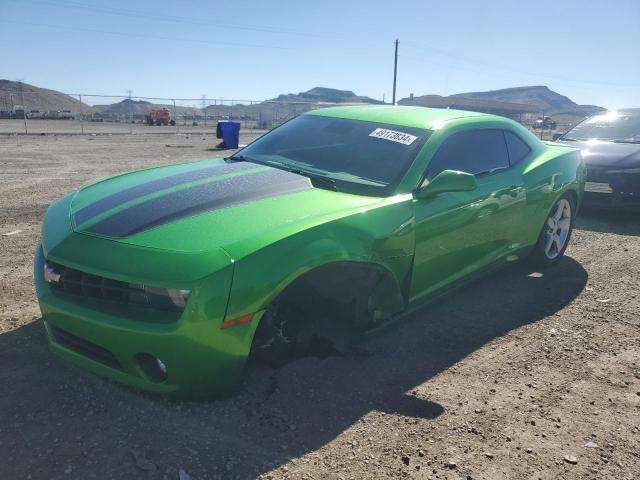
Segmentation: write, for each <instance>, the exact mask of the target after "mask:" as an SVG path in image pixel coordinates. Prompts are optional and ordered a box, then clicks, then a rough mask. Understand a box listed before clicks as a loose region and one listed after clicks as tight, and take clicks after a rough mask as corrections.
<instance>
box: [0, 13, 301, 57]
mask: <svg viewBox="0 0 640 480" xmlns="http://www.w3.org/2000/svg"><path fill="white" fill-rule="evenodd" d="M0 22H2V23H10V24H17V25H29V26H33V27H46V28H54V29H57V30H77V31H80V32H89V33H101V34H105V35H119V36H125V37H136V38H155V39H158V40H170V41H177V42H193V43H205V44H209V45H229V46H235V47H251V48H267V49H277V50H295V49H294V48H290V47H280V46H276V45H259V44H255V43H236V42H221V41H215V42H214V41H210V40H203V39H197V38H182V37H166V36H160V35H149V34H146V33H131V32H113V31H108V30H98V29H94V28H83V27H69V26H61V25H50V24H47V23H35V22H24V21H21V20H7V19H0Z"/></svg>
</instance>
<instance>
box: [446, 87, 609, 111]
mask: <svg viewBox="0 0 640 480" xmlns="http://www.w3.org/2000/svg"><path fill="white" fill-rule="evenodd" d="M452 97H464V98H472V99H476V100H497V101H500V102H510V103H524V104H529V105H535V106H536V107H538V108H539V109H540V110H541V111H544V112H545V113H546V114H547V115H554V114H562V113H564V114H576V115H589V114H591V113H595V112H598V111H601V110H604V109H603V108H602V107H598V106H596V105H578V104H577V103H575V102H574V101H573V100H571V99H570V98H569V97H566V96H564V95H561V94H559V93H558V92H554V91H553V90H551V89H550V88H549V87H547V86H544V85H535V86H529V87H514V88H503V89H501V90H490V91H487V92H467V93H458V94H456V95H452Z"/></svg>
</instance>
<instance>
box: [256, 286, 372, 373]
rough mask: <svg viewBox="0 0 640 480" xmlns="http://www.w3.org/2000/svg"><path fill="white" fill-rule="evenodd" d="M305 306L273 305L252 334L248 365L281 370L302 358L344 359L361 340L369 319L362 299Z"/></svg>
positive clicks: (312, 303)
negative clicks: (341, 357)
mask: <svg viewBox="0 0 640 480" xmlns="http://www.w3.org/2000/svg"><path fill="white" fill-rule="evenodd" d="M331 303H332V302H326V300H325V301H324V304H323V305H322V304H320V303H316V302H314V301H310V303H309V305H305V306H301V305H299V304H295V303H294V304H290V303H287V302H279V301H275V302H274V303H273V304H271V305H270V306H269V307H268V308H267V310H266V312H265V313H264V315H263V316H262V319H261V320H260V324H259V325H258V328H257V330H256V333H255V336H254V338H253V343H252V345H251V353H250V359H251V362H252V363H257V364H263V365H269V366H271V367H274V368H278V367H281V366H283V365H286V364H287V363H290V362H292V361H294V360H296V359H298V358H302V357H317V358H326V357H328V356H331V355H344V354H348V353H349V352H351V351H352V347H353V345H354V344H355V343H357V342H358V341H359V340H361V338H362V333H363V331H364V329H365V328H366V325H367V320H368V319H369V318H370V317H372V315H373V314H372V312H369V311H368V309H367V307H366V306H365V305H366V304H367V302H366V301H365V300H364V299H354V300H353V301H352V302H350V303H349V304H346V305H345V304H343V305H340V304H335V305H333V304H331Z"/></svg>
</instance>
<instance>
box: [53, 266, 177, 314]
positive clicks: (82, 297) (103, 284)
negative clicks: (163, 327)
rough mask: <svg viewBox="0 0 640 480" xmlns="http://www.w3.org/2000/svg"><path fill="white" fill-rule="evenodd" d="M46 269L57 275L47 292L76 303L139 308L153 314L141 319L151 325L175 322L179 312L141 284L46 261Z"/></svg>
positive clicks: (164, 297) (167, 301)
mask: <svg viewBox="0 0 640 480" xmlns="http://www.w3.org/2000/svg"><path fill="white" fill-rule="evenodd" d="M46 268H50V269H51V270H52V271H55V273H56V274H59V278H58V279H56V280H57V281H49V282H48V283H49V286H50V287H51V290H52V291H53V292H54V293H62V294H66V295H71V296H73V297H74V298H76V299H77V300H79V301H87V300H89V301H90V300H97V301H102V303H103V304H105V305H112V306H122V305H127V306H133V307H142V308H145V309H147V310H150V312H149V313H153V315H152V316H151V317H150V318H149V315H145V317H146V318H145V319H150V320H151V321H152V322H154V323H167V322H173V321H176V320H177V319H178V318H179V316H180V313H181V312H182V310H183V308H181V307H177V306H176V305H174V304H173V303H172V302H171V300H170V299H169V298H168V297H166V295H165V296H162V295H158V294H154V293H153V292H151V293H150V292H149V291H148V290H147V289H145V288H144V287H143V286H142V285H136V284H132V283H127V282H122V281H120V280H113V279H111V278H106V277H101V276H98V275H93V274H91V273H87V272H83V271H80V270H76V269H73V268H70V267H65V266H64V265H60V264H58V263H54V262H50V261H47V263H46ZM151 310H153V312H151Z"/></svg>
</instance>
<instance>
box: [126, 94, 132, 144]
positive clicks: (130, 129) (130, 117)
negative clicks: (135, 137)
mask: <svg viewBox="0 0 640 480" xmlns="http://www.w3.org/2000/svg"><path fill="white" fill-rule="evenodd" d="M132 93H133V90H127V95H128V96H129V133H130V134H132V133H133V127H132V126H131V120H132V116H131V107H132V105H131V94H132Z"/></svg>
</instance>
